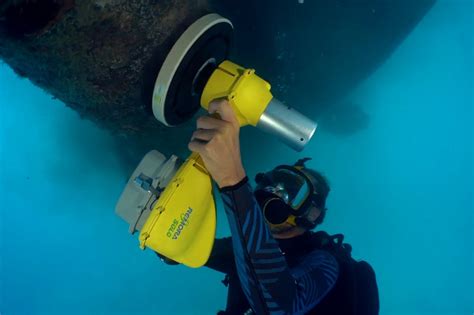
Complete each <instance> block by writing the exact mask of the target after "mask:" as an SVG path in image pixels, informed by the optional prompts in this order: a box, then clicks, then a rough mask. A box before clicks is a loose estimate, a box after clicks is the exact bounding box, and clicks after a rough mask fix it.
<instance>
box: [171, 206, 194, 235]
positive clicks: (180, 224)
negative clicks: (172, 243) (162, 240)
mask: <svg viewBox="0 0 474 315" xmlns="http://www.w3.org/2000/svg"><path fill="white" fill-rule="evenodd" d="M192 212H193V209H192V208H191V207H189V208H188V209H187V210H186V212H184V213H182V214H181V217H180V219H179V220H178V219H174V220H173V223H171V226H170V228H169V229H168V232H167V233H166V236H168V237H169V238H172V239H173V240H177V239H178V237H179V235H180V234H181V231H182V230H183V229H184V227H185V226H186V225H188V222H189V217H190V216H191V213H192Z"/></svg>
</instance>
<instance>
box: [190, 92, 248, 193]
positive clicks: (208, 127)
mask: <svg viewBox="0 0 474 315" xmlns="http://www.w3.org/2000/svg"><path fill="white" fill-rule="evenodd" d="M208 110H209V113H210V114H214V113H217V114H219V116H220V118H221V119H218V118H213V117H210V116H202V117H199V118H198V120H197V130H196V131H195V132H194V133H193V136H192V137H191V141H190V142H189V144H188V148H189V150H191V151H194V152H197V153H199V154H200V155H201V157H202V159H203V161H204V164H205V166H206V168H207V170H208V171H209V173H210V174H211V176H212V178H213V179H214V180H215V181H216V183H217V185H218V186H219V188H222V187H225V186H231V185H235V184H237V183H238V182H240V181H241V180H242V179H243V178H244V177H245V176H246V175H245V170H244V168H243V166H242V160H241V156H240V141H239V132H240V124H239V121H238V120H237V116H236V115H235V113H234V110H233V109H232V107H231V106H230V104H229V103H228V102H227V101H226V100H219V101H212V102H211V103H210V104H209V108H208Z"/></svg>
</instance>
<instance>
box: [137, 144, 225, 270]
mask: <svg viewBox="0 0 474 315" xmlns="http://www.w3.org/2000/svg"><path fill="white" fill-rule="evenodd" d="M215 232H216V204H215V200H214V197H213V193H212V179H211V177H210V175H209V173H208V171H207V170H206V168H205V167H204V163H203V161H202V159H201V157H200V156H199V155H198V154H197V153H193V154H191V155H190V156H189V158H188V159H187V160H186V161H185V162H184V163H183V165H181V167H180V168H179V169H178V171H177V172H176V174H175V176H174V177H173V179H172V180H171V181H170V183H169V184H168V185H167V186H166V188H165V190H164V191H163V192H162V194H161V196H160V198H159V199H158V200H157V201H156V204H155V205H154V206H153V210H152V212H151V214H150V216H149V217H148V219H147V221H146V222H145V225H144V226H143V228H142V230H141V232H140V236H139V240H140V247H141V248H142V249H145V247H149V248H151V249H152V250H154V251H156V252H158V253H160V254H162V255H164V256H166V257H168V258H170V259H172V260H174V261H176V262H179V263H182V264H184V265H186V266H189V267H193V268H197V267H201V266H202V265H204V264H205V263H206V261H207V260H208V258H209V256H210V253H211V250H212V247H213V245H214V238H215Z"/></svg>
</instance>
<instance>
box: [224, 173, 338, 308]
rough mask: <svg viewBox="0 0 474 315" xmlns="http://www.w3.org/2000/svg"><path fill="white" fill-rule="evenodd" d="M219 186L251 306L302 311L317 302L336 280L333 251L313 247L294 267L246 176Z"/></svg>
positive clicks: (241, 276)
mask: <svg viewBox="0 0 474 315" xmlns="http://www.w3.org/2000/svg"><path fill="white" fill-rule="evenodd" d="M220 191H221V196H222V200H223V202H224V205H225V212H226V215H227V218H228V220H229V226H230V229H231V233H232V243H233V248H234V257H235V263H236V266H237V272H238V275H239V278H240V282H241V285H242V290H243V291H244V293H245V295H246V296H247V299H248V300H249V303H250V305H251V306H252V308H253V310H254V311H255V312H256V313H257V314H304V313H305V312H307V311H308V310H310V309H311V308H313V307H314V306H315V305H316V304H317V303H319V301H320V300H321V299H322V298H323V297H324V296H325V295H326V293H327V292H328V291H329V290H330V289H331V288H332V287H333V285H334V283H335V282H336V279H337V275H338V265H337V262H336V260H335V259H334V258H333V257H332V256H331V255H330V254H329V253H326V252H324V251H314V252H312V253H310V254H309V255H307V256H306V257H305V258H304V259H303V260H302V262H301V263H300V264H299V265H298V266H297V267H295V268H293V269H291V270H290V268H289V267H288V265H287V263H286V260H285V258H284V256H283V254H282V252H281V250H280V248H279V245H278V243H277V241H276V240H275V239H274V238H273V236H272V235H271V233H270V230H269V228H268V226H267V224H266V223H265V221H264V217H263V214H262V211H261V209H260V206H259V205H258V203H257V201H256V200H255V197H254V195H253V191H252V187H251V186H250V184H249V183H248V178H247V177H245V178H244V179H243V180H242V181H240V182H239V183H237V184H236V185H233V186H230V187H223V188H221V189H220Z"/></svg>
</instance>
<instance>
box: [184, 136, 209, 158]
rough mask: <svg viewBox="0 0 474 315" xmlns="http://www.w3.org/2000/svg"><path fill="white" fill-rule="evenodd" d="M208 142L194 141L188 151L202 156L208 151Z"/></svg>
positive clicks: (189, 145)
mask: <svg viewBox="0 0 474 315" xmlns="http://www.w3.org/2000/svg"><path fill="white" fill-rule="evenodd" d="M206 144H207V142H206V141H201V140H199V139H194V140H192V141H191V142H189V143H188V149H189V150H191V151H193V152H197V153H199V154H201V155H202V153H203V152H205V150H206Z"/></svg>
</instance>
